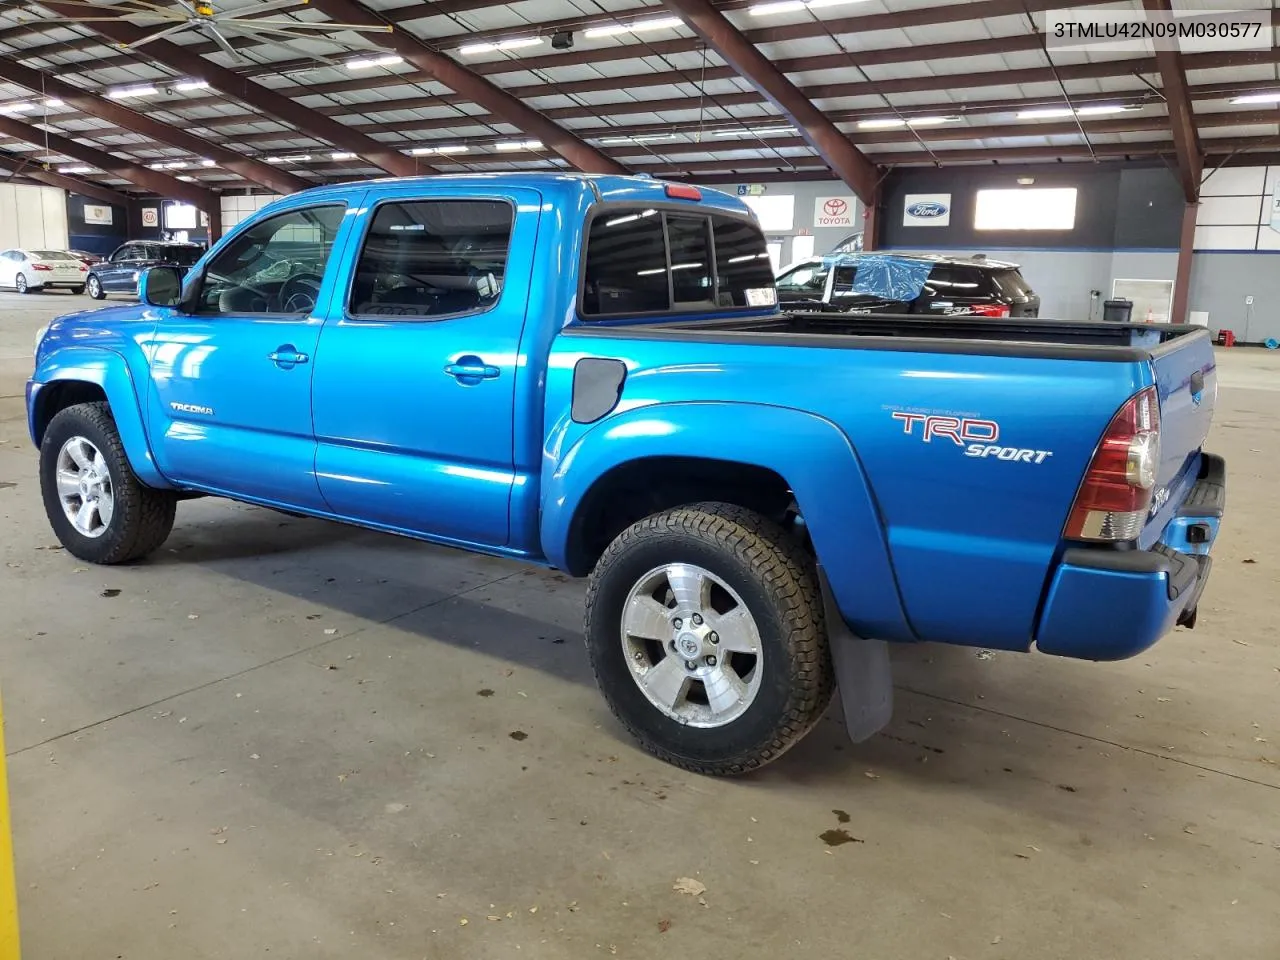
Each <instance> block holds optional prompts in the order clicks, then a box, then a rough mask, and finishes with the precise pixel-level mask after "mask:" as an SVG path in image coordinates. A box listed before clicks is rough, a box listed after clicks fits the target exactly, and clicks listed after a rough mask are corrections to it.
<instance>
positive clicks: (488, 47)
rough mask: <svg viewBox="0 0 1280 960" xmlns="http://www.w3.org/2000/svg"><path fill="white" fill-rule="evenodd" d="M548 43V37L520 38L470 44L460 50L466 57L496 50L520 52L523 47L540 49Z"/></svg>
mask: <svg viewBox="0 0 1280 960" xmlns="http://www.w3.org/2000/svg"><path fill="white" fill-rule="evenodd" d="M546 42H547V38H546V37H520V38H518V39H516V40H498V41H496V42H494V43H468V44H467V45H466V46H462V47H459V48H458V52H459V53H460V54H462V55H463V56H464V57H469V56H472V55H473V54H477V53H493V52H494V51H495V50H519V49H520V48H521V47H538V46H541V45H542V44H544V43H546Z"/></svg>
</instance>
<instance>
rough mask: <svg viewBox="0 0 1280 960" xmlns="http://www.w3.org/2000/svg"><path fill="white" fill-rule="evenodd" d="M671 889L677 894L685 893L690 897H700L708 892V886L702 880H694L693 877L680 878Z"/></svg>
mask: <svg viewBox="0 0 1280 960" xmlns="http://www.w3.org/2000/svg"><path fill="white" fill-rule="evenodd" d="M671 889H672V890H674V891H675V892H676V893H683V894H686V895H688V896H690V897H700V896H702V895H703V894H704V893H706V892H707V885H706V884H705V883H703V882H702V881H701V880H695V879H693V877H678V878H676V882H675V883H674V884H672V885H671Z"/></svg>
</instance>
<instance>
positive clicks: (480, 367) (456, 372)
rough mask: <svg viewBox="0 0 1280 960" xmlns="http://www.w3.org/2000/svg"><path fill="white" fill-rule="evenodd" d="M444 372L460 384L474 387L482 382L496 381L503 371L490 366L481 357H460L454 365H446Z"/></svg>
mask: <svg viewBox="0 0 1280 960" xmlns="http://www.w3.org/2000/svg"><path fill="white" fill-rule="evenodd" d="M444 372H445V373H447V374H448V375H449V376H451V377H453V378H454V379H455V380H457V381H458V382H459V383H462V384H466V385H467V386H474V385H475V384H477V383H479V382H480V381H481V380H494V379H496V378H497V377H498V375H499V374H500V373H501V372H502V371H501V370H499V369H498V368H497V367H491V366H489V364H487V363H485V362H484V361H483V360H481V359H480V358H479V357H476V356H465V357H459V358H458V359H457V360H455V361H454V362H453V363H447V364H445V367H444Z"/></svg>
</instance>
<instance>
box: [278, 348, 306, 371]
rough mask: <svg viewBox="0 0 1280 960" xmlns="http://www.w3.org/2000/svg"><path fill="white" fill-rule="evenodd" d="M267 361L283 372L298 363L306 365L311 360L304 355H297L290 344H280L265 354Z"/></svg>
mask: <svg viewBox="0 0 1280 960" xmlns="http://www.w3.org/2000/svg"><path fill="white" fill-rule="evenodd" d="M267 359H268V360H270V361H271V362H272V363H274V364H275V365H276V366H277V367H282V368H283V369H285V370H288V369H290V368H291V367H293V366H295V365H296V364H299V363H306V362H307V361H308V360H310V359H311V358H310V357H309V356H307V355H306V354H305V353H299V352H298V351H297V350H296V349H295V348H294V346H293V344H291V343H286V344H282V345H281V346H279V347H276V348H275V349H274V350H273V351H271V352H270V353H268V354H267Z"/></svg>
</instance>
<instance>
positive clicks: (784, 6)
mask: <svg viewBox="0 0 1280 960" xmlns="http://www.w3.org/2000/svg"><path fill="white" fill-rule="evenodd" d="M862 2H863V0H808V2H806V0H771V2H769V3H757V4H755V5H754V6H752V7H748V8H747V13H749V14H751V15H752V16H753V17H765V16H768V15H769V14H771V13H794V12H795V11H797V10H804V9H805V8H806V7H807V8H809V9H810V10H816V9H818V8H820V7H840V6H844V5H845V4H846V3H862Z"/></svg>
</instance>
